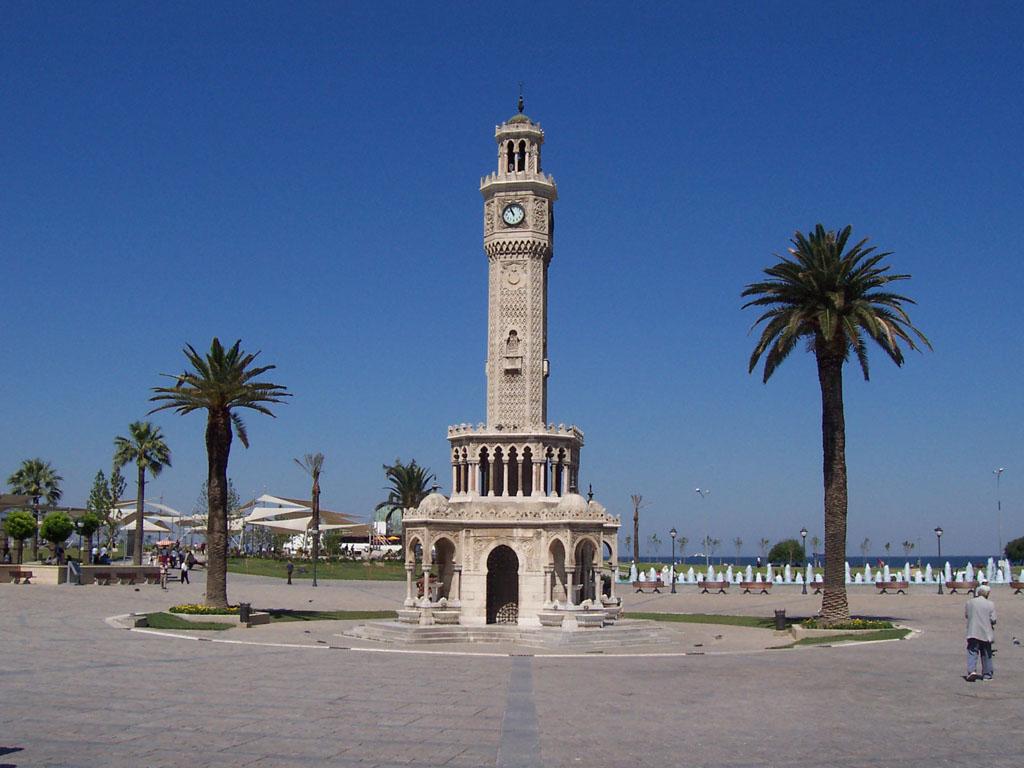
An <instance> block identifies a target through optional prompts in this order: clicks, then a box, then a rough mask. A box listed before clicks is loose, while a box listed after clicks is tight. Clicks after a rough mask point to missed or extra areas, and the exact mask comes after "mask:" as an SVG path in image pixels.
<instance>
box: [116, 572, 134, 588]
mask: <svg viewBox="0 0 1024 768" xmlns="http://www.w3.org/2000/svg"><path fill="white" fill-rule="evenodd" d="M139 575H140V574H139V572H138V571H117V572H116V573H115V574H114V576H116V577H117V583H118V584H131V585H133V586H134V585H135V580H136V579H138V578H139Z"/></svg>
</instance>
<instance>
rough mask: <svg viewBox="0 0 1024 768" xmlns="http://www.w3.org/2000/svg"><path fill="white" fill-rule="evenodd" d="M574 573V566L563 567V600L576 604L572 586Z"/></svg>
mask: <svg viewBox="0 0 1024 768" xmlns="http://www.w3.org/2000/svg"><path fill="white" fill-rule="evenodd" d="M575 574H576V569H575V568H566V569H565V602H566V603H568V604H569V605H576V600H575V599H574V596H573V588H572V582H573V576H575Z"/></svg>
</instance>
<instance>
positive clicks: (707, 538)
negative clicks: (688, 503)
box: [693, 488, 711, 569]
mask: <svg viewBox="0 0 1024 768" xmlns="http://www.w3.org/2000/svg"><path fill="white" fill-rule="evenodd" d="M693 490H695V491H696V492H697V495H698V496H700V497H701V498H702V499H706V498H707V497H708V495H709V494H710V493H711V489H710V488H694V489H693ZM704 522H705V526H704V568H705V569H708V568H710V567H711V555H710V553H709V552H708V549H709V547H710V543H711V534H710V533H708V532H707V517H706V516H705V518H704Z"/></svg>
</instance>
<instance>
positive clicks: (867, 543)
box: [825, 538, 871, 568]
mask: <svg viewBox="0 0 1024 768" xmlns="http://www.w3.org/2000/svg"><path fill="white" fill-rule="evenodd" d="M826 546H827V544H826ZM870 549H871V539H867V538H866V539H864V541H862V542H861V543H860V554H861V556H862V557H863V558H864V565H867V564H868V550H870ZM825 567H826V568H828V560H827V559H826V560H825Z"/></svg>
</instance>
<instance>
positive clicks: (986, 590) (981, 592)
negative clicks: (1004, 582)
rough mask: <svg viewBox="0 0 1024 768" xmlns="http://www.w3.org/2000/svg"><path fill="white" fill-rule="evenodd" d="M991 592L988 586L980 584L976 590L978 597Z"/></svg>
mask: <svg viewBox="0 0 1024 768" xmlns="http://www.w3.org/2000/svg"><path fill="white" fill-rule="evenodd" d="M991 591H992V589H991V588H990V587H989V585H988V584H981V585H980V586H979V587H978V589H977V592H978V594H979V595H987V594H988V593H989V592H991Z"/></svg>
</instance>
